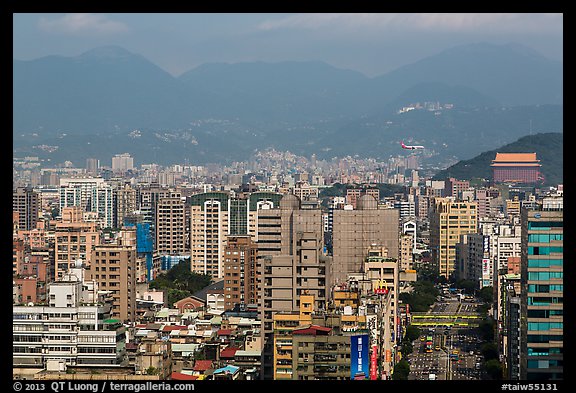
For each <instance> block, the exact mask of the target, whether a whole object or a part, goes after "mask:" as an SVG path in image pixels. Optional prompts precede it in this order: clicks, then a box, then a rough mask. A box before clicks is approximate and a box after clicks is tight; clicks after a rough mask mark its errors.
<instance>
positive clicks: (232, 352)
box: [220, 347, 239, 359]
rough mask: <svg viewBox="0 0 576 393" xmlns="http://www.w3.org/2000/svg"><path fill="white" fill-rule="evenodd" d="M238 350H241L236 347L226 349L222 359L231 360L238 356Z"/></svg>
mask: <svg viewBox="0 0 576 393" xmlns="http://www.w3.org/2000/svg"><path fill="white" fill-rule="evenodd" d="M238 349H239V348H236V347H228V348H224V349H223V350H222V351H221V352H220V358H225V359H231V358H233V357H234V355H235V354H236V351H238Z"/></svg>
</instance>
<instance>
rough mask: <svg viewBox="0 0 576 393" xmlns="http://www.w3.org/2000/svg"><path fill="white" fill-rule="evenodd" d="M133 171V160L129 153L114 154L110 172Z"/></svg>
mask: <svg viewBox="0 0 576 393" xmlns="http://www.w3.org/2000/svg"><path fill="white" fill-rule="evenodd" d="M132 169H134V158H133V157H131V156H130V154H129V153H122V154H116V155H115V156H114V157H112V171H113V172H126V171H130V170H132Z"/></svg>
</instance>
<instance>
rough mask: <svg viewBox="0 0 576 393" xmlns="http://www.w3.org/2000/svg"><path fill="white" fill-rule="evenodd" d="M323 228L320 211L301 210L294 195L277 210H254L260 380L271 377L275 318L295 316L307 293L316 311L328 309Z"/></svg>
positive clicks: (327, 261) (282, 202)
mask: <svg viewBox="0 0 576 393" xmlns="http://www.w3.org/2000/svg"><path fill="white" fill-rule="evenodd" d="M322 229H323V227H322V212H321V210H320V209H303V208H302V206H301V201H300V199H299V198H298V197H297V196H295V195H293V194H285V195H284V196H283V197H282V199H281V200H280V204H279V206H278V207H276V208H273V209H261V210H258V227H257V244H258V259H257V260H258V265H259V269H260V277H261V279H262V282H261V284H260V288H261V296H260V305H261V308H260V312H261V317H260V320H261V321H262V323H263V329H262V335H263V342H264V350H263V360H262V375H263V378H264V379H271V378H272V374H273V370H272V368H271V364H272V353H273V348H272V338H271V336H272V333H273V315H274V314H275V313H277V312H280V311H282V312H292V311H298V310H299V307H300V296H301V295H305V294H308V295H313V296H314V298H315V300H314V301H315V307H316V308H317V309H324V308H325V307H326V301H327V290H326V288H327V286H326V284H327V279H328V276H327V275H328V268H329V266H328V265H329V259H328V258H327V257H325V256H324V255H323V254H322V244H323V230H322Z"/></svg>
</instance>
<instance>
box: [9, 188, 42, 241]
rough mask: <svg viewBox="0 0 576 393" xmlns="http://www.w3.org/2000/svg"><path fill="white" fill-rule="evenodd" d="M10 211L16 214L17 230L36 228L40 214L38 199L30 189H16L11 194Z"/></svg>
mask: <svg viewBox="0 0 576 393" xmlns="http://www.w3.org/2000/svg"><path fill="white" fill-rule="evenodd" d="M12 211H13V212H18V229H19V230H23V231H30V230H32V229H35V228H36V223H37V222H38V217H39V213H40V197H39V195H38V193H37V192H36V191H34V190H33V189H32V188H31V187H18V188H17V189H16V190H14V191H13V192H12Z"/></svg>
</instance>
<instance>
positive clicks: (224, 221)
mask: <svg viewBox="0 0 576 393" xmlns="http://www.w3.org/2000/svg"><path fill="white" fill-rule="evenodd" d="M280 198H282V195H281V194H278V193H273V192H253V193H250V194H249V195H242V196H239V197H231V196H230V195H229V194H228V193H225V192H206V193H200V194H195V195H192V196H191V197H189V198H188V199H187V203H188V205H190V256H191V260H192V269H193V271H196V272H198V273H202V274H210V275H211V276H212V277H214V278H223V277H224V276H223V274H224V271H223V269H222V266H223V265H222V261H223V257H224V248H225V247H226V241H227V237H228V236H235V235H251V236H253V240H254V241H258V233H257V232H258V231H257V225H258V212H259V211H260V210H263V209H271V208H277V207H278V205H279V203H280Z"/></svg>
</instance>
